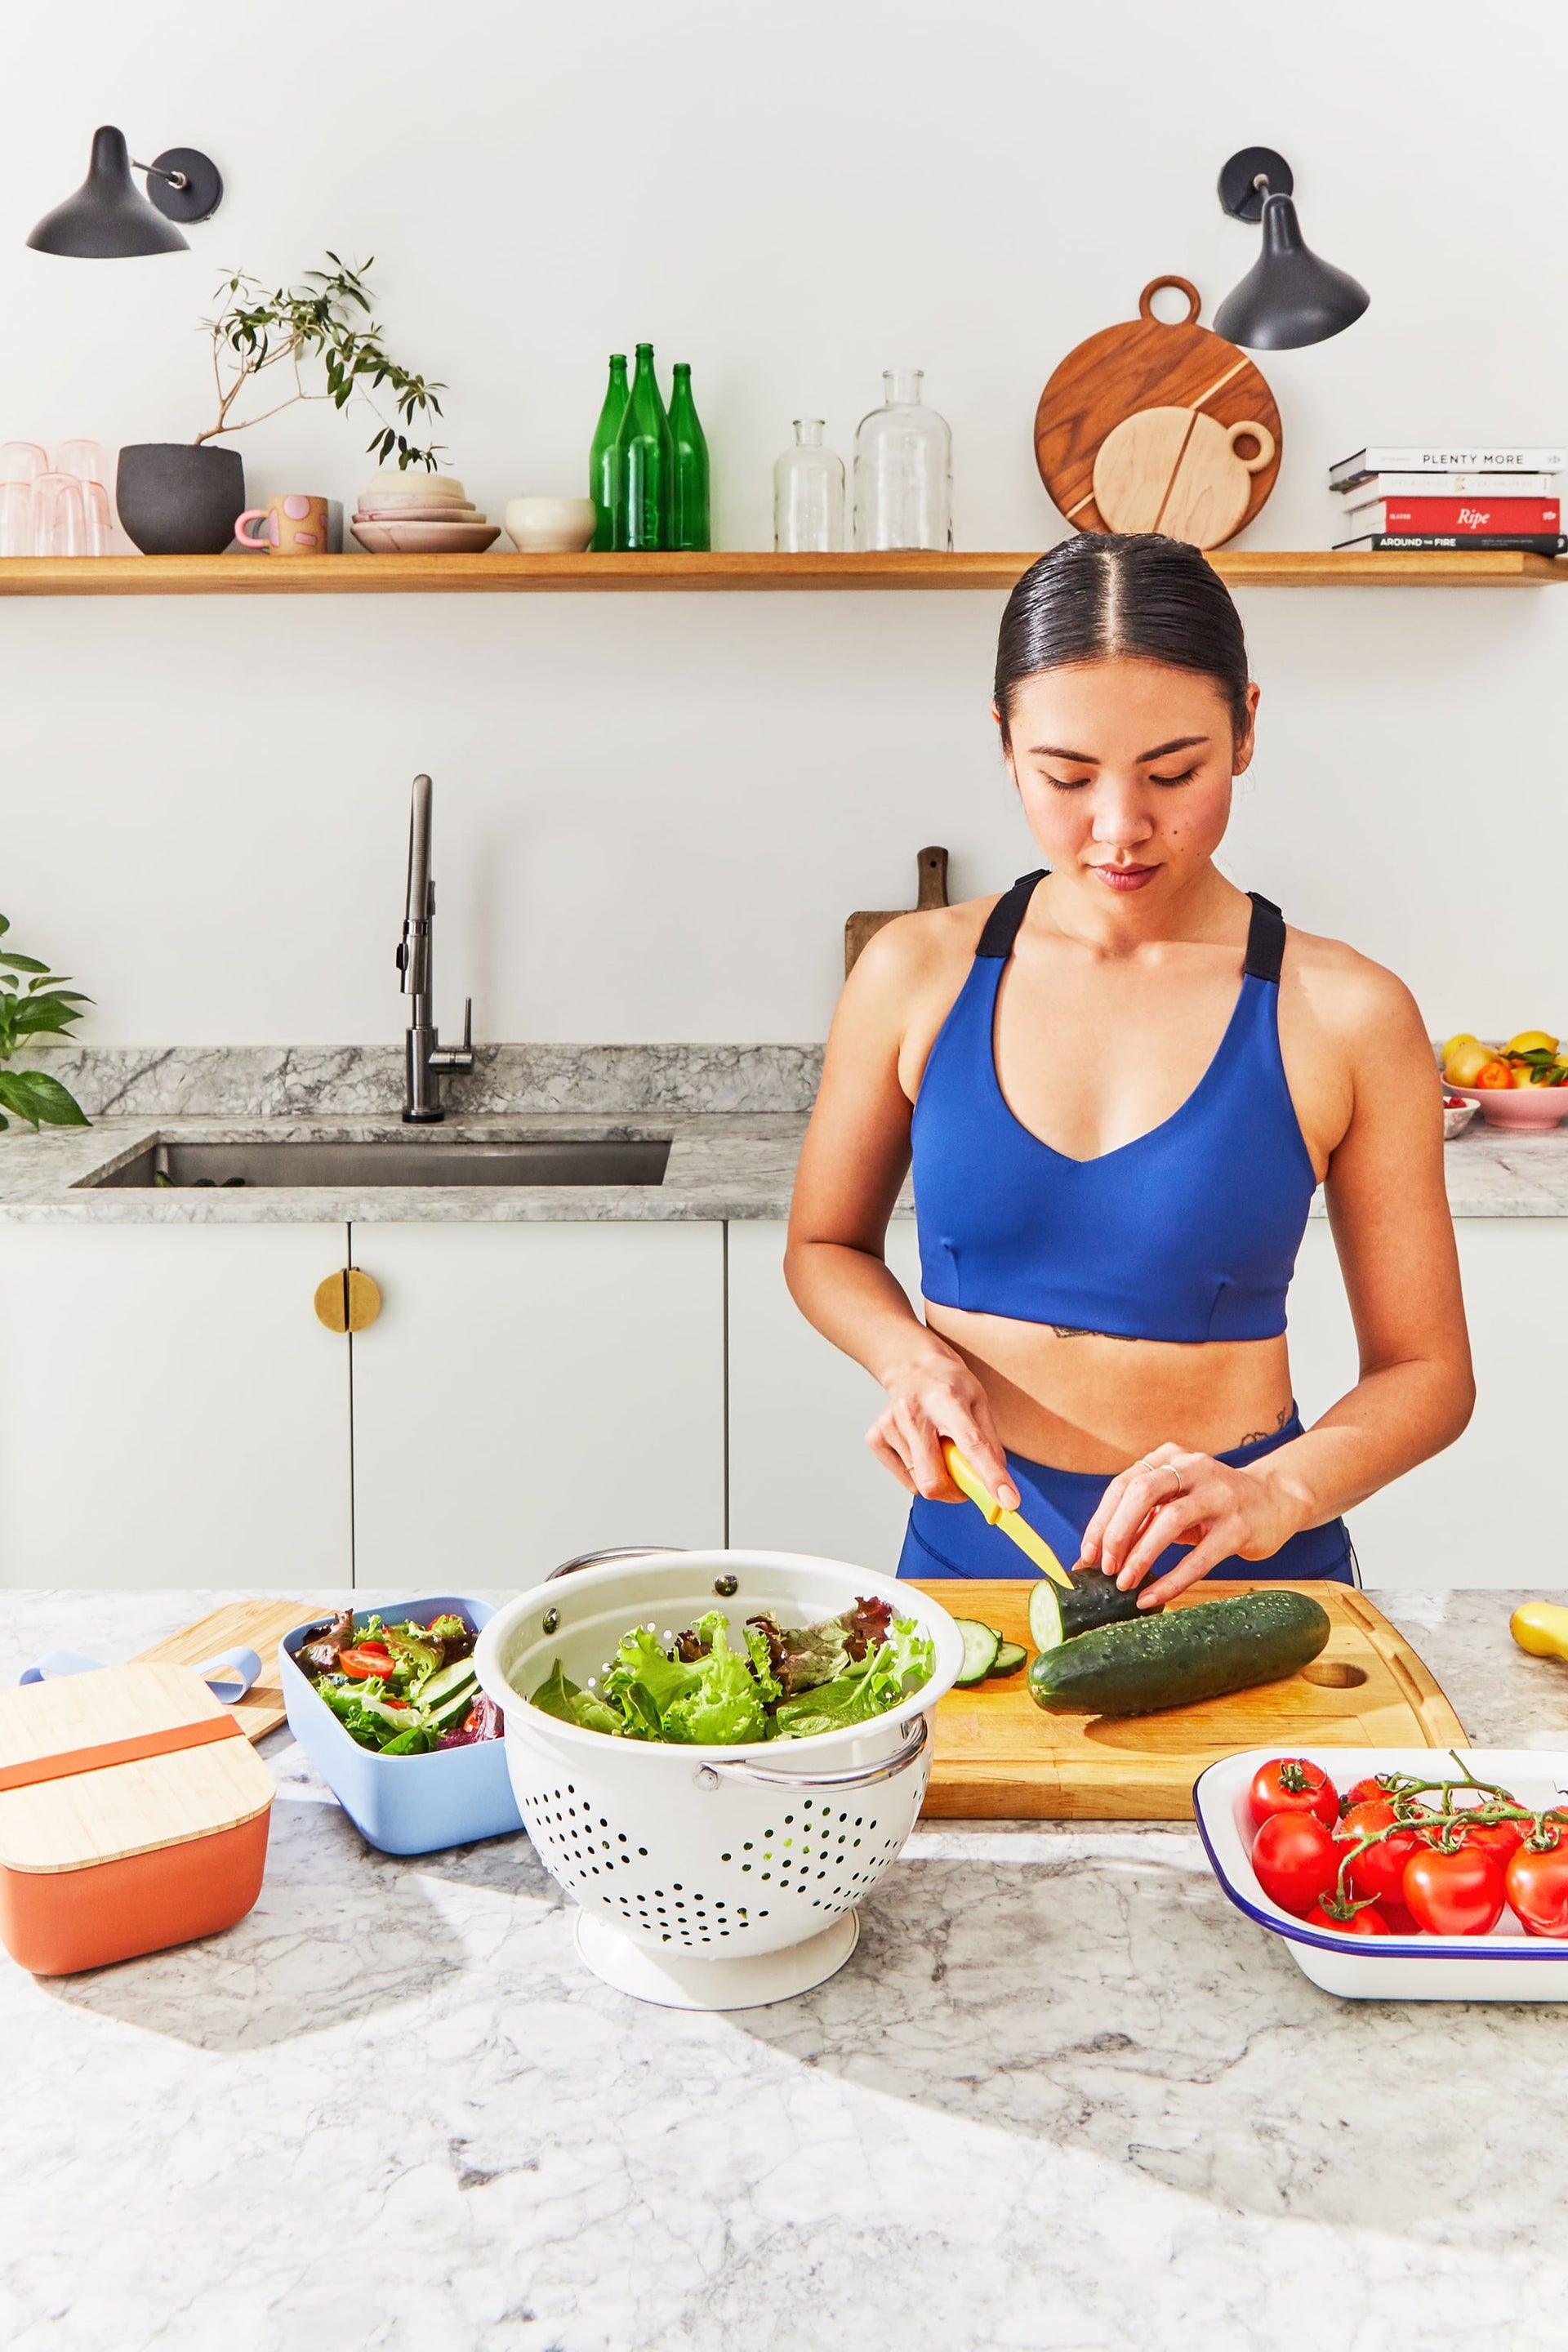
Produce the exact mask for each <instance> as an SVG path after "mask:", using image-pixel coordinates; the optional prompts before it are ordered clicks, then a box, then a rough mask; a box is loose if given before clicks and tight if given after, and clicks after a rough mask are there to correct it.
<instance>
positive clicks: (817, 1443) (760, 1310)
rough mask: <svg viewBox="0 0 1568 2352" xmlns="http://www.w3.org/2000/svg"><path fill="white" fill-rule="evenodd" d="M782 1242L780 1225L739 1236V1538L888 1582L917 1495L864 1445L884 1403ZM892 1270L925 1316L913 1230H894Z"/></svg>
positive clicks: (733, 1441) (733, 1241) (733, 1476)
mask: <svg viewBox="0 0 1568 2352" xmlns="http://www.w3.org/2000/svg"><path fill="white" fill-rule="evenodd" d="M784 1234H785V1228H784V1225H783V1224H782V1223H773V1222H761V1223H754V1224H733V1225H731V1228H730V1540H731V1543H733V1544H736V1545H746V1546H757V1547H761V1548H763V1549H768V1550H772V1551H806V1552H816V1553H820V1554H822V1555H824V1556H825V1557H826V1558H827V1559H847V1560H852V1561H854V1562H855V1564H856V1565H857V1566H858V1567H861V1568H869V1569H874V1570H877V1571H878V1572H879V1574H881V1575H884V1576H890V1575H891V1574H892V1573H893V1570H894V1569H895V1568H896V1567H897V1565H898V1559H899V1551H900V1546H901V1545H902V1542H903V1538H904V1522H905V1520H906V1519H907V1518H908V1517H909V1508H910V1498H909V1496H908V1495H907V1494H906V1493H905V1492H904V1490H903V1488H902V1487H901V1486H899V1485H898V1483H897V1481H896V1480H895V1479H893V1478H892V1477H891V1476H890V1475H889V1473H888V1472H887V1471H886V1470H884V1469H882V1468H881V1466H880V1465H879V1463H877V1462H876V1461H875V1460H873V1458H872V1456H871V1454H870V1452H869V1451H868V1447H867V1444H866V1432H867V1430H868V1429H869V1427H870V1425H871V1423H872V1422H873V1421H875V1419H876V1418H877V1415H878V1413H879V1412H880V1411H881V1409H882V1406H883V1405H884V1403H885V1402H887V1400H886V1398H885V1397H884V1395H883V1392H882V1390H881V1389H880V1387H879V1385H878V1383H877V1382H876V1381H874V1380H873V1379H872V1378H871V1376H870V1374H869V1373H868V1372H864V1371H862V1370H861V1369H860V1367H859V1365H858V1364H857V1363H855V1362H853V1361H852V1360H851V1359H850V1358H849V1357H847V1356H844V1355H841V1354H840V1353H839V1351H838V1349H837V1348H835V1347H832V1346H830V1345H829V1343H828V1342H827V1341H826V1339H823V1338H822V1336H821V1334H820V1333H819V1332H816V1331H814V1330H813V1328H812V1327H811V1325H810V1324H809V1323H808V1322H807V1321H806V1319H805V1316H804V1315H802V1313H801V1311H800V1309H799V1307H796V1305H795V1301H794V1300H793V1299H792V1298H791V1297H790V1295H789V1292H788V1291H787V1289H786V1288H785V1287H784ZM888 1264H889V1267H890V1268H891V1270H892V1272H893V1274H894V1275H895V1276H897V1278H898V1280H899V1281H900V1282H901V1283H902V1284H903V1286H904V1288H905V1289H906V1290H907V1291H908V1293H909V1295H910V1298H911V1299H912V1300H913V1301H914V1302H915V1304H916V1306H917V1307H918V1305H919V1301H920V1295H921V1280H920V1256H919V1250H918V1247H917V1244H916V1239H915V1228H914V1225H913V1223H912V1222H910V1221H908V1220H901V1221H900V1222H899V1223H896V1224H892V1225H889V1228H888Z"/></svg>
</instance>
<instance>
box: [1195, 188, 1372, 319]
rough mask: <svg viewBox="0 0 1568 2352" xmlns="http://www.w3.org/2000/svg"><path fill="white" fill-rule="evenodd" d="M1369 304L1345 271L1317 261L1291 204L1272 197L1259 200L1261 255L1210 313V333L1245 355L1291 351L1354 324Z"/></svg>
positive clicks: (1363, 291)
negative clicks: (1235, 345)
mask: <svg viewBox="0 0 1568 2352" xmlns="http://www.w3.org/2000/svg"><path fill="white" fill-rule="evenodd" d="M1371 299H1372V297H1371V295H1370V294H1369V293H1368V292H1367V290H1366V289H1365V287H1364V286H1362V285H1359V284H1358V283H1357V281H1356V280H1355V279H1354V278H1352V277H1349V276H1348V275H1347V274H1346V272H1345V271H1344V270H1342V269H1336V268H1334V266H1333V264H1332V263H1331V262H1329V261H1320V260H1319V258H1318V257H1317V255H1316V254H1315V253H1314V252H1313V251H1312V248H1311V247H1310V245H1308V244H1307V243H1306V242H1305V240H1304V239H1303V237H1302V236H1301V224H1300V221H1299V220H1298V219H1297V218H1296V206H1295V203H1294V201H1293V199H1292V198H1291V197H1289V196H1288V195H1277V194H1272V193H1271V194H1268V195H1266V196H1265V197H1264V199H1263V250H1262V252H1261V253H1260V254H1259V255H1258V258H1257V260H1256V261H1255V262H1254V263H1253V265H1252V267H1251V268H1250V269H1249V270H1248V271H1247V275H1246V277H1245V278H1243V279H1242V281H1241V283H1240V285H1239V286H1237V287H1235V288H1233V289H1232V290H1231V292H1230V293H1228V294H1227V295H1226V298H1225V300H1224V301H1223V302H1222V303H1221V304H1220V306H1219V309H1218V310H1216V311H1215V319H1214V323H1215V332H1216V334H1221V335H1224V336H1225V338H1226V341H1228V342H1232V343H1241V344H1243V345H1244V346H1245V347H1246V348H1247V349H1248V350H1249V351H1255V352H1293V351H1296V350H1297V349H1299V348H1300V345H1301V344H1303V343H1322V342H1326V341H1328V339H1329V337H1330V336H1331V335H1337V334H1339V333H1340V332H1341V331H1342V329H1344V328H1346V327H1349V326H1352V325H1353V323H1354V322H1355V320H1357V319H1359V318H1360V317H1361V314H1362V312H1363V310H1365V309H1366V306H1367V304H1368V303H1369V302H1370V301H1371Z"/></svg>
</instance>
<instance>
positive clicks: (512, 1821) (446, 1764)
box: [278, 1592, 522, 1853]
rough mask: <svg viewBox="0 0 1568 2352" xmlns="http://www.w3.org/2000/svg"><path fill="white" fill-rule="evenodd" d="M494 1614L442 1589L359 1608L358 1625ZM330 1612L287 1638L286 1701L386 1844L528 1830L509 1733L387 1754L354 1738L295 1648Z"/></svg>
mask: <svg viewBox="0 0 1568 2352" xmlns="http://www.w3.org/2000/svg"><path fill="white" fill-rule="evenodd" d="M494 1614H495V1612H494V1610H493V1609H489V1608H487V1607H486V1605H485V1603H484V1602H483V1601H464V1600H462V1599H460V1598H458V1597H455V1596H454V1595H453V1594H451V1593H449V1592H440V1593H437V1594H435V1595H433V1596H429V1595H427V1596H426V1598H425V1599H423V1600H420V1601H388V1602H386V1603H385V1604H384V1606H383V1607H381V1608H379V1609H375V1610H370V1609H360V1610H356V1611H355V1612H354V1628H355V1631H356V1632H363V1629H364V1627H365V1626H366V1625H367V1624H368V1623H369V1622H370V1620H371V1618H372V1617H373V1616H376V1617H379V1618H380V1619H381V1621H382V1622H383V1624H393V1625H395V1624H397V1623H398V1622H400V1621H401V1620H402V1619H404V1618H405V1617H412V1618H413V1619H414V1620H415V1621H416V1623H418V1624H421V1625H427V1624H428V1623H429V1622H430V1620H431V1618H432V1617H443V1616H453V1617H466V1618H467V1619H468V1622H469V1624H470V1625H472V1626H473V1627H475V1629H476V1630H478V1628H479V1627H480V1626H482V1625H484V1624H486V1623H487V1622H489V1619H490V1618H491V1617H493V1616H494ZM320 1624H321V1618H320V1616H319V1615H318V1616H315V1617H312V1618H310V1620H309V1621H308V1622H306V1623H305V1624H303V1625H296V1626H295V1628H294V1630H293V1632H292V1633H285V1634H284V1636H283V1639H282V1640H281V1642H279V1644H278V1663H279V1672H280V1675H281V1678H282V1683H283V1703H284V1705H285V1706H286V1707H287V1708H288V1710H289V1730H290V1731H291V1732H292V1733H293V1734H294V1737H295V1738H296V1739H297V1740H298V1741H299V1743H300V1747H301V1748H303V1749H304V1751H305V1753H306V1755H307V1756H308V1757H309V1758H310V1761H311V1763H312V1764H313V1765H314V1766H315V1768H316V1769H317V1771H318V1772H319V1773H320V1774H321V1778H322V1780H325V1782H326V1783H327V1786H328V1787H329V1788H330V1789H331V1791H332V1794H333V1795H334V1796H335V1797H336V1799H337V1801H338V1802H339V1804H340V1805H342V1809H343V1811H344V1812H345V1813H347V1815H348V1817H349V1819H350V1821H351V1822H353V1825H354V1827H355V1829H356V1830H358V1832H359V1833H360V1835H361V1836H362V1837H363V1838H365V1839H367V1840H368V1841H369V1843H371V1844H372V1845H374V1846H377V1847H379V1848H380V1850H381V1852H382V1853H437V1851H438V1850H439V1849H440V1848H441V1847H443V1846H448V1845H468V1843H470V1842H471V1841H472V1840H473V1839H475V1838H488V1837H501V1836H504V1835H505V1833H506V1832H507V1831H509V1830H520V1829H521V1827H522V1815H521V1813H520V1812H519V1811H518V1810H517V1799H516V1798H515V1797H514V1796H513V1795H512V1793H511V1780H510V1775H509V1774H508V1771H507V1767H506V1742H505V1740H504V1739H482V1740H479V1741H478V1742H477V1743H476V1745H475V1746H473V1747H472V1748H438V1749H437V1750H436V1751H435V1752H434V1753H433V1754H432V1755H429V1756H378V1755H377V1754H376V1753H375V1751H374V1748H362V1747H361V1746H360V1744H359V1742H358V1740H357V1739H351V1738H350V1737H349V1735H348V1733H347V1732H346V1731H345V1730H344V1728H343V1727H342V1724H341V1723H340V1722H339V1721H338V1718H337V1717H336V1716H335V1715H334V1714H333V1713H332V1710H331V1707H330V1706H328V1705H327V1703H326V1701H325V1700H324V1699H323V1698H321V1697H319V1696H317V1693H316V1692H315V1690H314V1689H313V1688H312V1686H311V1684H310V1679H309V1677H308V1676H307V1675H306V1674H305V1673H304V1671H303V1669H302V1668H300V1666H298V1665H296V1664H295V1663H294V1654H295V1652H296V1651H297V1650H298V1649H300V1647H301V1646H302V1644H303V1643H304V1641H305V1638H306V1636H307V1634H309V1633H311V1632H312V1631H313V1630H314V1629H315V1628H316V1627H317V1626H318V1625H320Z"/></svg>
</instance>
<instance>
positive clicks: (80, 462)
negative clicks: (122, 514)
mask: <svg viewBox="0 0 1568 2352" xmlns="http://www.w3.org/2000/svg"><path fill="white" fill-rule="evenodd" d="M55 471H56V473H57V474H74V475H75V476H76V478H77V480H78V481H79V482H101V483H102V484H103V487H104V488H105V489H107V488H109V453H108V451H107V450H106V449H105V448H104V447H103V446H102V444H101V443H100V442H98V441H62V442H61V443H60V446H59V447H58V449H57V450H56V452H55Z"/></svg>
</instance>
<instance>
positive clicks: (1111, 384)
mask: <svg viewBox="0 0 1568 2352" xmlns="http://www.w3.org/2000/svg"><path fill="white" fill-rule="evenodd" d="M1164 286H1173V287H1175V288H1177V289H1179V290H1180V291H1181V292H1182V293H1184V295H1185V296H1186V298H1187V317H1186V318H1185V319H1184V320H1181V321H1179V322H1178V323H1175V324H1167V323H1166V322H1165V321H1164V320H1161V319H1157V318H1156V317H1155V316H1154V310H1153V297H1154V296H1155V294H1157V293H1158V292H1159V290H1160V289H1161V288H1162V287H1164ZM1201 307H1202V298H1201V297H1200V295H1199V293H1198V290H1197V288H1196V287H1195V286H1194V285H1193V284H1192V282H1191V281H1190V279H1188V278H1152V279H1151V280H1150V282H1149V284H1148V285H1147V286H1145V288H1144V289H1143V291H1142V294H1141V295H1140V296H1139V298H1138V317H1137V318H1136V319H1132V320H1128V321H1127V322H1126V323H1125V324H1124V325H1122V326H1118V327H1106V328H1104V329H1102V330H1101V331H1100V333H1099V334H1098V335H1090V337H1089V341H1087V342H1083V343H1079V345H1078V347H1077V349H1076V350H1074V351H1070V352H1068V355H1067V357H1066V359H1065V360H1063V361H1062V362H1061V364H1060V366H1059V367H1058V369H1057V370H1056V372H1055V373H1054V374H1053V375H1052V377H1051V379H1050V382H1049V383H1047V386H1046V388H1045V390H1044V392H1043V393H1042V394H1040V404H1039V408H1038V410H1037V413H1036V416H1035V457H1036V461H1037V464H1038V466H1039V469H1040V479H1041V480H1042V481H1043V482H1044V484H1045V486H1046V488H1047V490H1048V491H1049V492H1050V495H1051V498H1052V499H1053V500H1054V501H1055V503H1056V505H1057V506H1058V508H1059V509H1060V510H1061V512H1062V513H1063V514H1064V515H1065V516H1066V517H1067V519H1068V521H1069V522H1070V523H1072V524H1073V525H1074V526H1075V528H1076V529H1078V530H1163V531H1164V532H1166V533H1167V534H1168V536H1170V537H1171V538H1173V539H1190V540H1191V541H1193V543H1194V545H1195V546H1198V547H1218V546H1220V545H1221V544H1223V542H1224V541H1226V540H1227V539H1232V538H1234V537H1235V535H1236V533H1237V531H1238V530H1244V529H1245V528H1246V526H1247V524H1248V523H1249V522H1250V521H1251V520H1252V519H1253V517H1254V515H1256V514H1257V512H1258V509H1259V508H1260V507H1261V506H1262V504H1263V502H1264V500H1265V499H1267V498H1268V493H1269V492H1270V490H1271V489H1272V488H1274V484H1275V482H1276V480H1277V479H1278V478H1279V457H1280V451H1281V447H1282V441H1283V436H1282V428H1281V426H1280V423H1279V409H1278V408H1277V407H1276V405H1275V403H1274V395H1273V394H1272V393H1271V392H1270V391H1269V389H1268V384H1267V383H1266V382H1265V380H1264V378H1263V377H1262V375H1261V374H1260V373H1258V369H1257V368H1256V367H1254V365H1253V363H1252V362H1251V361H1250V360H1249V359H1248V358H1247V353H1246V352H1243V351H1240V350H1238V349H1237V345H1236V344H1235V343H1227V342H1226V340H1225V338H1224V336H1223V335H1216V334H1215V333H1213V332H1212V331H1210V329H1209V328H1207V327H1200V326H1199V325H1198V323H1197V319H1198V311H1199V310H1200V308H1201ZM1243 427H1249V428H1250V430H1249V431H1244V430H1243V429H1242V428H1243ZM1102 501H1103V504H1102ZM1107 509H1109V511H1107Z"/></svg>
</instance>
